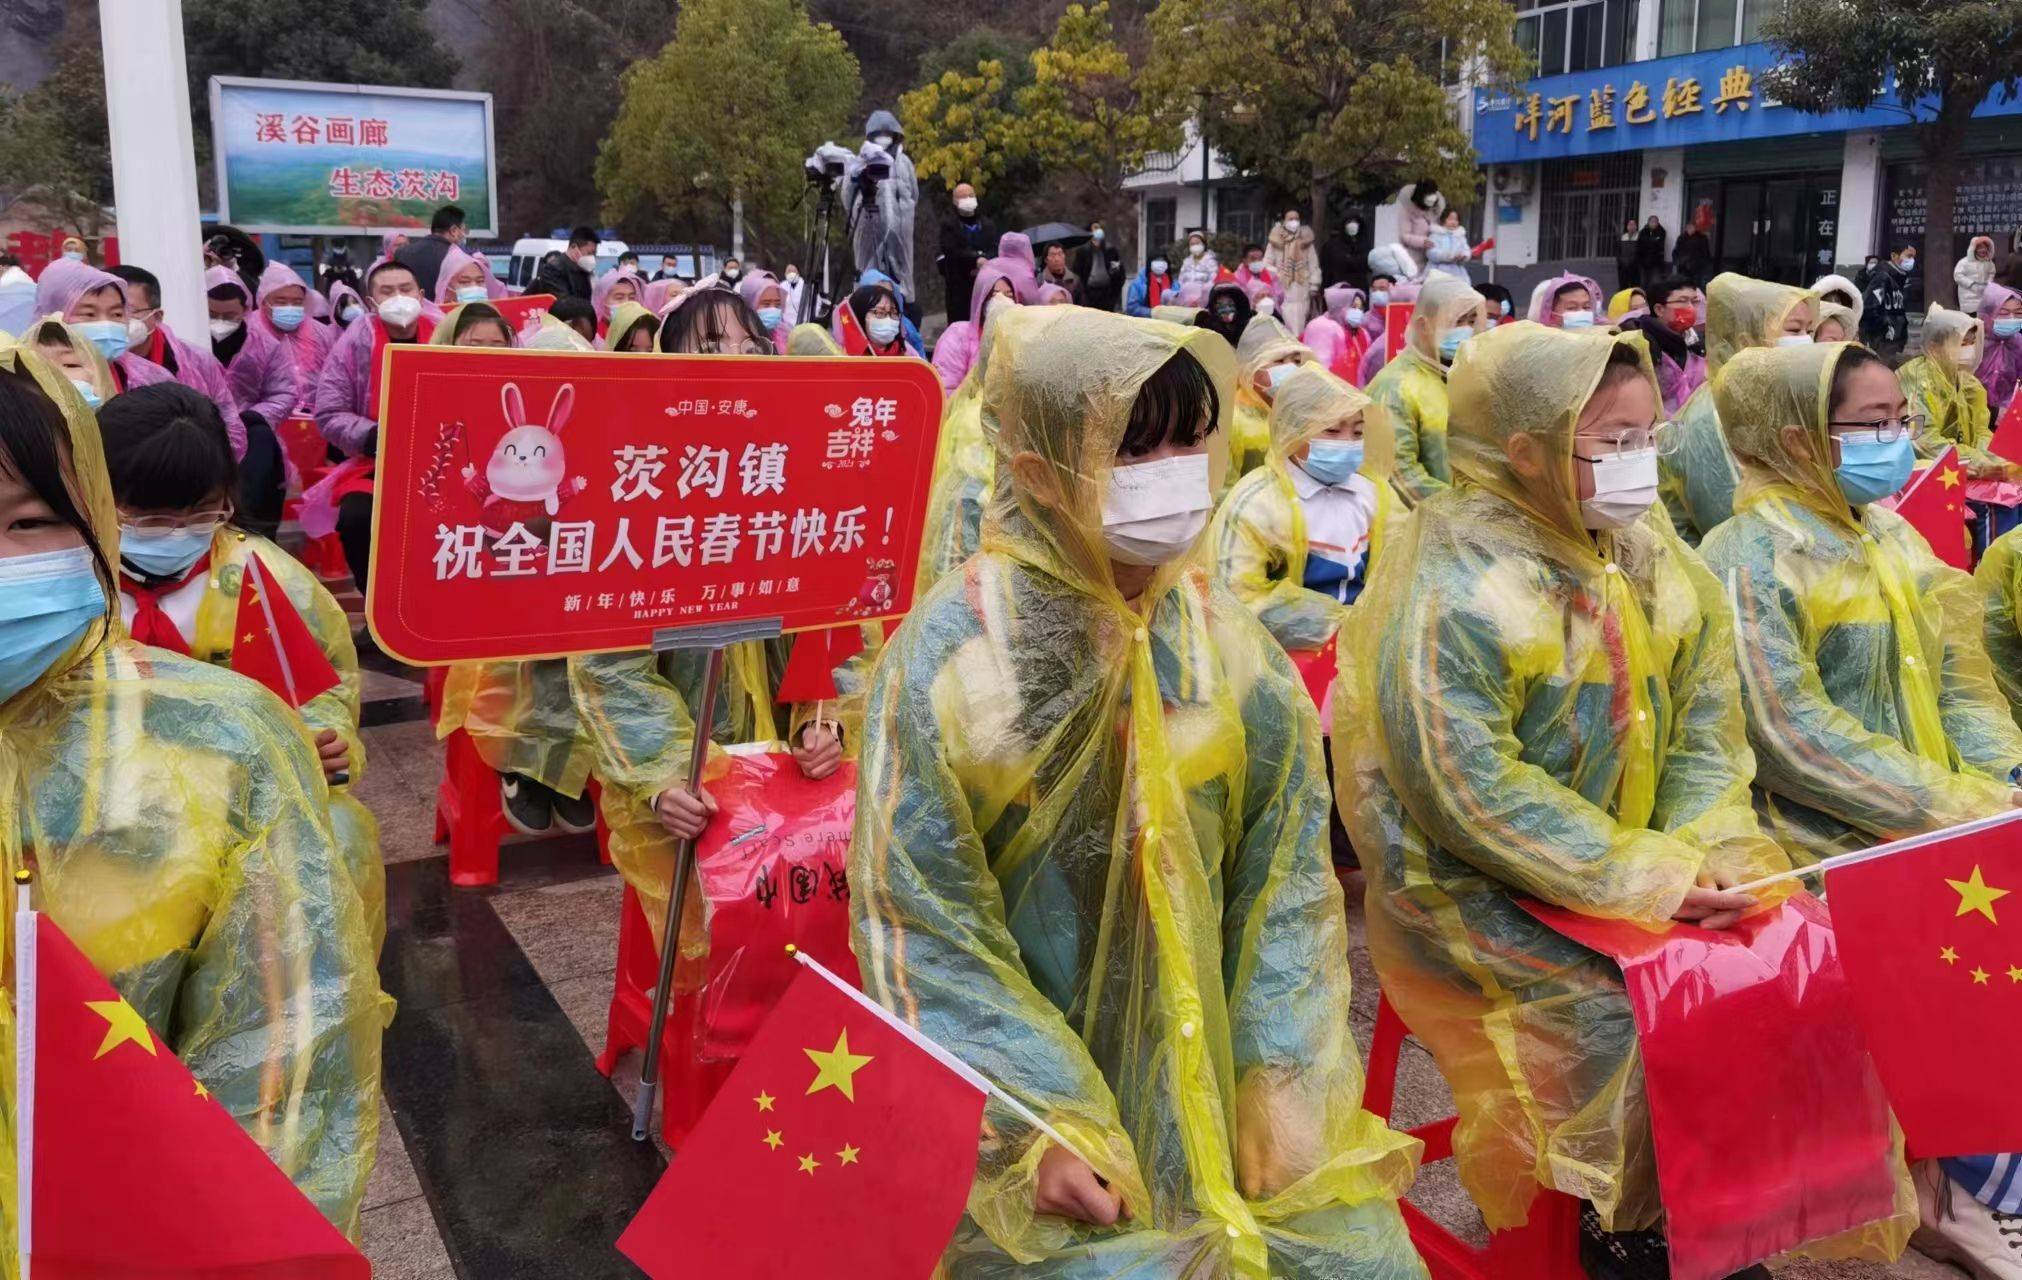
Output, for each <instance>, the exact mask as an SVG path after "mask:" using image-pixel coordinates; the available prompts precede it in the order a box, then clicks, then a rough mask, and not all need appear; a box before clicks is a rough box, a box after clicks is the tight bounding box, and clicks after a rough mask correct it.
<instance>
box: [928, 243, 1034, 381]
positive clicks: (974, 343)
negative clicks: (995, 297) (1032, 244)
mask: <svg viewBox="0 0 2022 1280" xmlns="http://www.w3.org/2000/svg"><path fill="white" fill-rule="evenodd" d="M1017 265H1018V264H1017V263H1015V262H1012V263H1006V262H1005V261H1004V260H1003V259H1002V258H990V259H988V260H986V261H985V262H983V264H982V265H980V266H978V267H977V268H976V280H975V282H974V283H973V284H971V285H970V286H969V318H968V319H967V320H957V321H956V322H955V323H953V324H951V325H949V326H948V327H947V328H946V329H943V330H942V331H941V340H940V341H939V342H936V343H935V344H934V371H935V372H937V373H939V374H940V375H941V386H942V388H943V389H945V390H946V391H947V392H948V394H949V395H953V394H955V392H956V391H957V390H959V389H960V388H961V386H962V380H963V379H964V378H966V377H968V376H969V370H971V369H973V368H975V367H976V355H977V353H978V352H980V351H981V350H982V349H983V307H984V305H985V304H986V303H988V302H989V301H990V294H991V292H992V291H993V290H994V289H996V287H997V282H998V281H999V280H1003V281H1006V282H1008V283H1009V284H1010V285H1011V296H1012V297H1013V298H1014V299H1016V298H1017V297H1018V280H1017V278H1016V277H1015V276H1014V275H1012V273H1011V272H1012V269H1014V268H1016V266H1017Z"/></svg>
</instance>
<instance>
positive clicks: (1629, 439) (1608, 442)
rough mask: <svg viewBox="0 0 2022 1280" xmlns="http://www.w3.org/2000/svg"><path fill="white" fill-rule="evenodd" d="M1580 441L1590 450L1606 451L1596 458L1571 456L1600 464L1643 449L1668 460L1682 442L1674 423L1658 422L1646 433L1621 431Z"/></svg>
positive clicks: (1585, 437)
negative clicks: (1614, 457) (1653, 451)
mask: <svg viewBox="0 0 2022 1280" xmlns="http://www.w3.org/2000/svg"><path fill="white" fill-rule="evenodd" d="M1580 439H1581V441H1582V442H1583V443H1585V444H1586V445H1588V446H1589V447H1591V448H1599V449H1603V450H1605V451H1606V452H1604V453H1603V454H1601V456H1600V457H1597V458H1590V457H1588V456H1587V455H1586V454H1584V453H1575V454H1573V456H1574V457H1575V458H1578V459H1579V460H1580V461H1582V462H1602V461H1605V460H1606V459H1608V458H1611V457H1613V456H1615V455H1616V454H1622V453H1641V452H1643V451H1644V450H1645V449H1655V450H1656V451H1657V456H1658V457H1660V458H1668V457H1670V456H1671V455H1672V454H1674V453H1676V452H1678V446H1679V444H1680V443H1682V441H1683V437H1682V436H1681V435H1680V433H1679V431H1678V424H1677V423H1675V422H1660V423H1658V424H1657V425H1656V426H1654V427H1652V428H1650V429H1649V430H1648V431H1623V432H1621V433H1619V434H1617V435H1614V436H1582V437H1580Z"/></svg>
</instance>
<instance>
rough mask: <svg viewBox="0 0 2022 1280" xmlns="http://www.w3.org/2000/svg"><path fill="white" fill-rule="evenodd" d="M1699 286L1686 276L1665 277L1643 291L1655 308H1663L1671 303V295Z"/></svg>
mask: <svg viewBox="0 0 2022 1280" xmlns="http://www.w3.org/2000/svg"><path fill="white" fill-rule="evenodd" d="M1698 287H1699V286H1698V285H1696V284H1693V283H1692V281H1691V280H1689V279H1687V278H1686V277H1684V276H1665V277H1664V278H1663V279H1661V280H1659V281H1657V282H1656V283H1655V284H1653V285H1651V286H1650V287H1649V288H1648V289H1645V290H1644V291H1643V296H1644V297H1646V298H1648V299H1649V300H1650V305H1651V306H1653V307H1661V306H1664V305H1666V304H1668V303H1669V302H1670V301H1671V295H1672V294H1674V293H1676V292H1678V291H1679V290H1680V289H1697V288H1698Z"/></svg>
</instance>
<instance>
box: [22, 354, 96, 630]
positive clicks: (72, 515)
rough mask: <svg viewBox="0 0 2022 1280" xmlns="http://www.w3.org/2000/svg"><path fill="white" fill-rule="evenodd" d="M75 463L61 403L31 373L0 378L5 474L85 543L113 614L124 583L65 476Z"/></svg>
mask: <svg viewBox="0 0 2022 1280" xmlns="http://www.w3.org/2000/svg"><path fill="white" fill-rule="evenodd" d="M69 459H70V429H69V428H68V427H67V426H65V425H64V421H63V411H62V410H61V409H59V408H57V407H56V402H55V401H54V400H51V399H50V398H49V396H48V394H47V393H46V392H44V391H43V390H42V388H41V387H40V386H37V385H36V383H35V380H34V378H32V377H30V376H29V375H28V374H27V373H25V372H19V373H0V471H4V472H6V473H7V474H8V475H10V476H13V477H14V478H15V479H16V480H19V481H20V482H21V483H22V484H24V485H26V486H28V490H29V492H31V493H33V494H34V495H35V496H36V497H38V498H40V499H42V501H43V502H44V503H45V504H47V505H48V507H49V509H50V511H51V512H53V513H54V514H55V516H56V518H57V519H58V520H60V521H62V522H63V523H64V524H66V525H69V526H70V527H71V528H72V529H75V530H77V532H78V533H79V534H80V535H81V536H82V537H83V538H84V545H85V546H86V547H88V548H90V549H91V562H92V565H93V566H94V567H95V568H96V569H97V571H98V585H99V586H100V587H101V588H102V589H103V590H104V591H105V607H106V610H107V612H111V611H112V609H113V605H114V602H115V599H116V593H117V592H118V590H119V586H118V583H119V579H118V578H117V577H116V576H114V574H113V572H112V565H111V563H110V562H109V561H107V560H106V558H105V548H104V547H102V546H100V545H99V542H98V534H97V533H96V532H95V531H94V530H93V529H92V527H91V521H90V520H88V519H87V518H86V517H85V514H84V510H83V508H81V507H79V506H78V505H77V495H76V494H75V493H73V492H72V491H71V488H70V482H69V480H68V479H67V477H66V476H65V472H66V470H67V469H68V465H69Z"/></svg>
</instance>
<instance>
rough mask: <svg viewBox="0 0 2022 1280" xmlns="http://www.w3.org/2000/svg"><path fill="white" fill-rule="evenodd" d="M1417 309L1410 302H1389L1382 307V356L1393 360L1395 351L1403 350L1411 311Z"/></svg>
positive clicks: (1395, 354)
mask: <svg viewBox="0 0 2022 1280" xmlns="http://www.w3.org/2000/svg"><path fill="white" fill-rule="evenodd" d="M1417 309H1418V305H1417V304H1416V303H1412V302H1390V303H1385V304H1384V307H1383V358H1384V360H1385V361H1390V360H1395V359H1396V358H1397V353H1398V352H1400V351H1402V350H1404V339H1405V338H1406V337H1407V336H1409V335H1408V331H1409V330H1410V328H1411V313H1412V312H1414V311H1416V310H1417Z"/></svg>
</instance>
